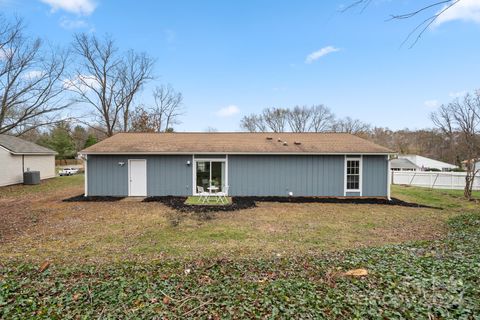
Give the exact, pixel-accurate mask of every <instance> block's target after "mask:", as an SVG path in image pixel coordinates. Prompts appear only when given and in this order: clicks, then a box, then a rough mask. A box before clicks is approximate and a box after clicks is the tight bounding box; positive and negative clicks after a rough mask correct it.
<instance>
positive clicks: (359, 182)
mask: <svg viewBox="0 0 480 320" xmlns="http://www.w3.org/2000/svg"><path fill="white" fill-rule="evenodd" d="M349 160H356V161H358V165H359V172H358V189H347V175H348V174H347V163H348V161H349ZM343 170H344V175H343V177H344V185H343V186H344V196H347V193H349V192H359V193H360V197H361V196H362V189H363V187H362V180H363V179H362V175H363V155H360V156H355V157H353V156H347V155H345V162H344V168H343Z"/></svg>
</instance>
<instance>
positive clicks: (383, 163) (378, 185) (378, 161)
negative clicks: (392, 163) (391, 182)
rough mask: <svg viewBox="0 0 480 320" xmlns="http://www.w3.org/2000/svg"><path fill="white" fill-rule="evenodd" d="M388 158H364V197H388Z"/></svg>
mask: <svg viewBox="0 0 480 320" xmlns="http://www.w3.org/2000/svg"><path fill="white" fill-rule="evenodd" d="M387 176H388V158H387V156H363V169H362V179H363V180H362V196H364V197H386V196H387Z"/></svg>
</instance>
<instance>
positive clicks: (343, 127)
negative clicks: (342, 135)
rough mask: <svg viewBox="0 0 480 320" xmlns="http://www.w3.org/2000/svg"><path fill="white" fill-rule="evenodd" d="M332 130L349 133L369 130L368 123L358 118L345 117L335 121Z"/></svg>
mask: <svg viewBox="0 0 480 320" xmlns="http://www.w3.org/2000/svg"><path fill="white" fill-rule="evenodd" d="M333 131H335V132H346V133H350V134H361V133H368V131H370V125H369V124H367V123H364V122H362V121H360V120H358V119H352V118H350V117H346V118H344V119H340V120H338V121H336V122H335V124H334V125H333Z"/></svg>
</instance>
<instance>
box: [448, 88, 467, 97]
mask: <svg viewBox="0 0 480 320" xmlns="http://www.w3.org/2000/svg"><path fill="white" fill-rule="evenodd" d="M466 94H467V90H462V91H457V92H450V93H449V94H448V96H449V97H450V98H461V97H463V96H464V95H466Z"/></svg>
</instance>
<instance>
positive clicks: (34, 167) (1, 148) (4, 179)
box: [0, 134, 57, 186]
mask: <svg viewBox="0 0 480 320" xmlns="http://www.w3.org/2000/svg"><path fill="white" fill-rule="evenodd" d="M56 154H57V153H56V152H55V151H53V150H50V149H48V148H44V147H41V146H39V145H37V144H35V143H33V142H30V141H25V140H22V139H20V138H17V137H13V136H9V135H5V134H0V186H6V185H10V184H16V183H23V172H24V171H40V179H48V178H53V177H55V155H56Z"/></svg>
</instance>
